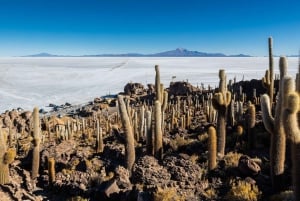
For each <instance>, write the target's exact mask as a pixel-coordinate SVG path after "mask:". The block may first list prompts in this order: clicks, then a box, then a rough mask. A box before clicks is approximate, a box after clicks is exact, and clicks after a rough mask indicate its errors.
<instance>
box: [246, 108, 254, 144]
mask: <svg viewBox="0 0 300 201" xmlns="http://www.w3.org/2000/svg"><path fill="white" fill-rule="evenodd" d="M255 113H256V111H255V105H254V104H251V103H250V104H249V106H248V115H247V125H248V149H250V150H251V149H253V148H255V131H254V127H255Z"/></svg>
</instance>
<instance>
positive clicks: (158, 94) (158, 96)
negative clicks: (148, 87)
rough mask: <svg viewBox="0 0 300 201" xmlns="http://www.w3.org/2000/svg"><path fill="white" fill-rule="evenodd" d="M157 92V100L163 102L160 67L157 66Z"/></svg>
mask: <svg viewBox="0 0 300 201" xmlns="http://www.w3.org/2000/svg"><path fill="white" fill-rule="evenodd" d="M155 92H156V100H158V101H161V99H162V98H161V96H162V94H161V86H160V72H159V66H158V65H155Z"/></svg>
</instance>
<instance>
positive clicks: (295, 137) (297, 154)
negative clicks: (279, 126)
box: [283, 77, 300, 200]
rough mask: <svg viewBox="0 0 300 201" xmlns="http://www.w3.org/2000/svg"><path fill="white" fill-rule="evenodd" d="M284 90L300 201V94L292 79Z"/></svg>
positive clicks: (293, 170)
mask: <svg viewBox="0 0 300 201" xmlns="http://www.w3.org/2000/svg"><path fill="white" fill-rule="evenodd" d="M283 85H284V88H289V92H288V95H287V96H286V97H285V100H284V108H285V109H284V112H283V119H284V124H283V125H284V129H285V132H286V133H287V134H289V135H288V136H287V137H288V138H290V139H291V140H292V163H293V165H292V167H293V169H292V174H293V176H292V178H293V186H294V195H295V198H296V199H295V200H300V163H299V160H300V129H299V124H298V120H297V113H298V112H299V109H300V108H299V102H300V101H299V94H298V93H296V92H295V91H294V89H295V86H294V81H293V79H292V78H291V77H285V78H284V83H283Z"/></svg>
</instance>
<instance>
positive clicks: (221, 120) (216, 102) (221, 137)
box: [212, 69, 231, 156]
mask: <svg viewBox="0 0 300 201" xmlns="http://www.w3.org/2000/svg"><path fill="white" fill-rule="evenodd" d="M219 77H220V83H219V92H218V93H215V94H214V97H213V99H212V103H213V106H214V108H215V109H216V110H217V111H218V119H217V151H218V153H219V154H220V155H222V156H224V154H225V144H226V114H227V108H228V105H229V104H230V101H231V93H230V92H229V91H227V89H226V74H225V70H223V69H221V70H220V71H219Z"/></svg>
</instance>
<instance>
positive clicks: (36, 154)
mask: <svg viewBox="0 0 300 201" xmlns="http://www.w3.org/2000/svg"><path fill="white" fill-rule="evenodd" d="M33 141H34V142H33V144H34V147H33V156H32V172H31V179H36V178H37V177H38V174H39V167H40V141H41V138H40V118H39V109H38V108H37V107H35V108H34V109H33Z"/></svg>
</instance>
